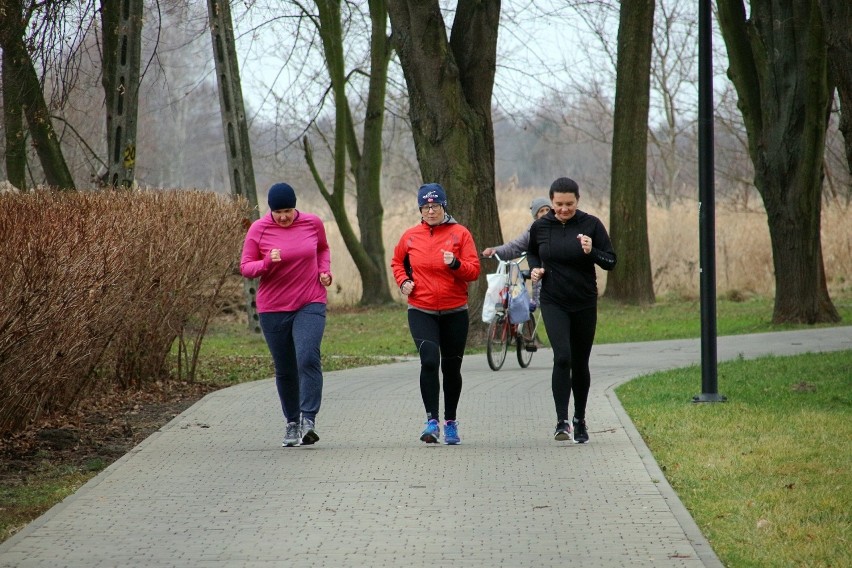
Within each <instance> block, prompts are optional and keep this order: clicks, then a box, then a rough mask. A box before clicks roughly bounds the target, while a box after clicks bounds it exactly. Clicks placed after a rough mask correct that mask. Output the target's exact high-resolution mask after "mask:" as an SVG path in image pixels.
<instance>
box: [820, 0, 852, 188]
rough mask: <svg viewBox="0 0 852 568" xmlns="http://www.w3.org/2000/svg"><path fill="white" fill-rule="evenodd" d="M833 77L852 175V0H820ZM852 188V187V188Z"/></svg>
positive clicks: (830, 72) (831, 76)
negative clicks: (838, 98)
mask: <svg viewBox="0 0 852 568" xmlns="http://www.w3.org/2000/svg"><path fill="white" fill-rule="evenodd" d="M820 6H821V8H822V15H823V22H824V23H825V36H826V43H827V44H828V61H829V77H830V78H831V82H832V84H833V85H834V86H835V88H836V89H837V94H838V95H839V96H840V125H839V128H840V132H841V133H842V134H843V140H844V142H845V147H846V166H847V168H848V169H849V173H850V175H852V2H850V1H849V0H820ZM850 189H852V188H850Z"/></svg>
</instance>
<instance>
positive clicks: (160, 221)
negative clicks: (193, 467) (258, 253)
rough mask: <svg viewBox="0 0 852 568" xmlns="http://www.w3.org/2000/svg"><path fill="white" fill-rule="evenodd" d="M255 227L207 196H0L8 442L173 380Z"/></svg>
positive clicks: (1, 398)
mask: <svg viewBox="0 0 852 568" xmlns="http://www.w3.org/2000/svg"><path fill="white" fill-rule="evenodd" d="M247 217H248V210H247V206H246V203H245V202H235V201H233V200H232V199H230V198H228V197H225V196H221V195H217V194H214V193H210V192H200V191H177V190H176V191H134V192H98V193H70V194H68V193H54V192H48V191H37V192H33V193H28V194H9V193H7V194H0V266H2V269H0V433H3V432H9V431H13V430H15V429H18V428H21V427H23V426H24V425H26V424H27V423H29V422H30V421H32V420H35V419H36V418H38V417H39V416H41V415H42V414H44V413H47V412H52V411H54V410H60V409H67V408H70V407H73V406H74V405H75V404H78V403H79V402H80V401H82V400H84V398H85V396H86V395H88V394H90V393H92V392H93V391H94V390H96V389H99V388H101V389H104V388H107V387H113V386H114V385H120V386H124V387H128V386H138V385H141V384H143V383H145V382H146V381H155V380H163V379H164V378H167V372H166V371H167V369H166V366H167V364H168V356H169V352H170V350H171V347H172V345H173V344H174V343H175V340H176V339H177V338H181V339H185V337H186V335H187V333H190V334H195V339H196V340H200V335H199V334H202V335H203V330H204V323H205V322H206V319H207V318H208V317H209V315H210V314H211V313H212V312H213V311H215V309H216V302H217V296H218V292H219V290H220V288H221V285H222V282H223V281H224V279H225V278H226V277H227V276H228V275H230V274H232V273H233V271H234V270H235V267H236V263H237V262H238V259H239V252H240V248H241V246H242V241H243V236H244V235H245V220H246V218H247ZM181 343H182V344H183V343H184V341H182V342H181Z"/></svg>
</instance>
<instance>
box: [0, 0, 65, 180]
mask: <svg viewBox="0 0 852 568" xmlns="http://www.w3.org/2000/svg"><path fill="white" fill-rule="evenodd" d="M22 14H23V10H22V7H21V3H20V2H18V1H13V0H3V1H2V2H0V48H2V50H3V55H4V57H8V59H7V64H8V66H7V67H6V69H5V71H6V72H9V73H10V75H9V76H10V77H14V82H16V83H17V84H18V86H19V89H18V91H17V92H18V93H19V98H18V100H19V101H20V102H21V106H22V108H23V111H24V116H26V118H27V125H28V126H29V131H30V137H31V141H32V145H33V146H34V147H35V150H36V153H37V154H38V157H39V161H40V162H41V166H42V170H43V172H44V177H45V181H46V182H47V184H48V185H49V186H51V187H54V188H57V189H63V190H73V189H74V178H73V177H72V176H71V171H70V170H69V169H68V165H67V164H66V163H65V158H64V156H63V155H62V148H61V146H60V144H59V138H58V137H57V136H56V132H55V131H54V130H53V123H52V121H51V118H50V112H49V110H48V108H47V104H46V103H45V100H44V93H43V92H42V88H41V83H40V82H39V78H38V74H37V73H36V70H35V66H34V65H33V60H32V58H31V57H30V53H29V51H27V47H26V44H25V42H24V40H25V34H26V24H27V22H26V21H25V20H24V18H23V17H22ZM6 80H7V78H6V75H5V73H4V75H3V81H4V82H5V81H6Z"/></svg>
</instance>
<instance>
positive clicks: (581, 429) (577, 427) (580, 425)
mask: <svg viewBox="0 0 852 568" xmlns="http://www.w3.org/2000/svg"><path fill="white" fill-rule="evenodd" d="M588 442H589V430H588V429H587V428H586V421H585V419H584V420H577V418H576V417H575V418H574V443H575V444H587V443H588Z"/></svg>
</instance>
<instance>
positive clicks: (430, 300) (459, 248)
mask: <svg viewBox="0 0 852 568" xmlns="http://www.w3.org/2000/svg"><path fill="white" fill-rule="evenodd" d="M445 250H447V251H452V253H453V254H454V255H455V257H456V259H455V260H454V261H453V264H451V265H447V264H444V254H443V251H445ZM391 269H392V270H393V277H394V279H395V280H396V284H397V286H402V283H403V282H405V281H406V280H413V281H414V290H413V291H412V292H411V294H410V295H409V296H408V304H409V305H410V306H412V307H414V308H419V309H421V310H427V311H434V312H441V311H445V310H452V309H455V308H461V307H463V306H465V305H466V304H467V283H468V282H472V281H474V280H476V279H477V278H479V254H478V253H477V250H476V244H475V243H474V242H473V237H472V236H471V234H470V231H468V230H467V228H465V227H464V226H462V225H459V224H458V223H457V222H456V220H455V219H453V218H452V217H448V218H447V220H446V221H444V222H443V223H441V224H440V225H436V226H434V227H431V226H429V224H428V223H426V222H425V221H422V222H421V223H420V224H419V225H415V226H414V227H411V228H410V229H408V230H406V231H405V232H404V233H403V234H402V237H401V238H400V239H399V242H398V243H397V245H396V247H395V248H394V249H393V259H392V260H391Z"/></svg>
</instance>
